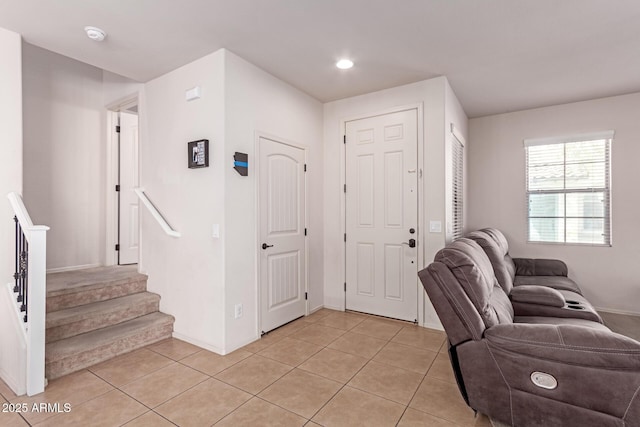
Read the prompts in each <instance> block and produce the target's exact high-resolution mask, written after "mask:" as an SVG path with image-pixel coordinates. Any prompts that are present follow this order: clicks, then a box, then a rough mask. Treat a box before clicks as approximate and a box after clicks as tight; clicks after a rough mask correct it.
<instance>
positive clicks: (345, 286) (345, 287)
mask: <svg viewBox="0 0 640 427" xmlns="http://www.w3.org/2000/svg"><path fill="white" fill-rule="evenodd" d="M344 291H345V292H347V282H344Z"/></svg>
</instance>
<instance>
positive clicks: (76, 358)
mask: <svg viewBox="0 0 640 427" xmlns="http://www.w3.org/2000/svg"><path fill="white" fill-rule="evenodd" d="M173 322H174V318H173V316H170V315H167V314H163V313H160V312H156V313H152V314H147V315H145V316H141V317H137V318H135V319H132V320H128V321H126V322H123V323H119V324H117V325H113V326H108V327H106V328H102V329H98V330H95V331H92V332H87V333H85V334H82V335H76V336H74V337H71V338H65V339H63V340H60V341H56V342H53V343H50V344H47V347H46V355H45V375H46V377H47V378H48V379H49V380H52V379H55V378H58V377H61V376H63V375H67V374H70V373H72V372H76V371H79V370H81V369H84V368H87V367H89V366H92V365H95V364H97V363H100V362H104V361H105V360H108V359H111V358H113V357H116V356H119V355H121V354H124V353H128V352H130V351H133V350H136V349H138V348H141V347H144V346H147V345H149V344H153V343H155V342H157V341H161V340H163V339H165V338H170V337H171V333H172V331H173Z"/></svg>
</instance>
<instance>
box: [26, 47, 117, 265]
mask: <svg viewBox="0 0 640 427" xmlns="http://www.w3.org/2000/svg"><path fill="white" fill-rule="evenodd" d="M23 79H24V91H23V96H24V201H25V205H26V207H27V209H28V210H29V212H30V213H31V218H32V219H33V222H34V223H37V224H46V225H48V226H50V227H51V230H50V231H49V233H48V236H47V237H48V246H49V248H50V250H49V251H48V254H47V268H48V269H54V268H61V267H69V266H82V265H98V264H100V263H101V251H102V249H103V247H104V244H103V239H104V226H103V224H104V212H105V207H104V188H103V186H101V183H102V182H103V179H104V157H103V146H102V144H101V142H102V133H101V120H102V111H103V92H102V70H100V69H99V68H96V67H93V66H90V65H87V64H83V63H81V62H78V61H76V60H73V59H70V58H67V57H65V56H62V55H58V54H56V53H53V52H50V51H47V50H44V49H41V48H39V47H36V46H33V45H30V44H27V43H24V44H23Z"/></svg>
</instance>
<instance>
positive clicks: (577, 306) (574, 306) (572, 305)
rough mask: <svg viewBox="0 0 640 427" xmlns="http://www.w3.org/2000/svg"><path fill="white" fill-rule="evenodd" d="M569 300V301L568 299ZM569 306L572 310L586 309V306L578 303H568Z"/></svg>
mask: <svg viewBox="0 0 640 427" xmlns="http://www.w3.org/2000/svg"><path fill="white" fill-rule="evenodd" d="M567 302H569V301H567ZM567 308H570V309H572V310H584V307H583V306H581V305H576V304H569V305H567Z"/></svg>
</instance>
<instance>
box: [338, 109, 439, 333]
mask: <svg viewBox="0 0 640 427" xmlns="http://www.w3.org/2000/svg"><path fill="white" fill-rule="evenodd" d="M407 110H417V114H418V118H417V123H418V194H417V197H418V235H417V241H418V271H420V270H422V269H423V268H424V267H425V266H426V262H425V261H426V258H425V249H426V246H427V245H426V236H427V232H426V231H427V228H426V226H425V222H424V211H425V209H424V206H423V204H424V200H425V198H424V179H423V176H424V155H425V153H424V112H423V104H422V103H421V102H420V103H416V104H408V105H402V106H397V107H391V108H387V109H384V110H378V111H374V112H371V113H367V114H358V115H354V116H350V117H345V118H344V119H342V120H340V130H341V132H342V135H343V137H344V135H346V134H347V122H352V121H355V120H361V119H367V118H370V117H375V116H383V115H386V114H391V113H398V112H401V111H407ZM342 142H343V141H341V143H342ZM443 161H444V159H443ZM340 165H341V167H340V193H341V194H342V197H340V214H341V218H342V221H341V225H340V228H341V230H340V231H341V233H340V234H341V235H344V234H345V233H346V232H347V194H346V193H345V192H344V191H343V189H344V186H345V185H346V184H347V145H346V144H344V143H342V150H340ZM347 238H348V237H347ZM340 251H341V259H342V260H343V261H344V262H343V263H342V265H341V269H342V281H343V282H344V283H346V282H347V266H346V262H347V243H346V242H344V243H343V244H342V245H340ZM421 289H422V286H421V284H420V281H419V280H418V276H417V275H416V292H417V295H418V298H417V299H418V324H419V325H420V326H425V324H424V320H425V315H424V303H425V300H424V298H425V295H424V292H420V290H421ZM344 295H345V297H344V299H343V300H342V307H341V308H342V310H346V292H345V294H344Z"/></svg>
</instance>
